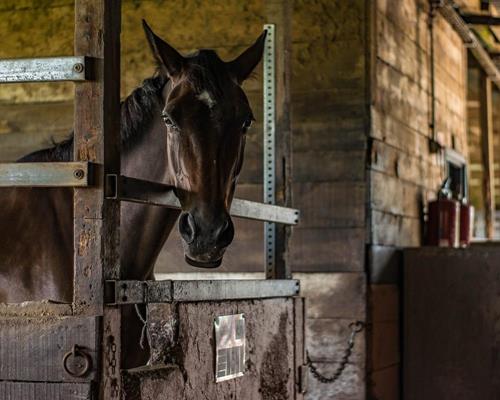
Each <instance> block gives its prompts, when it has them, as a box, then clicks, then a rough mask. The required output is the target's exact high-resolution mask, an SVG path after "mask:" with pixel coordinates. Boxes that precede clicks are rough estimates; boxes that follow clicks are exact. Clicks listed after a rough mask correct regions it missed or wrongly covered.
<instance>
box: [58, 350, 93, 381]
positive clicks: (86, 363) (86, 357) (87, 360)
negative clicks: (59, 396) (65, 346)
mask: <svg viewBox="0 0 500 400" xmlns="http://www.w3.org/2000/svg"><path fill="white" fill-rule="evenodd" d="M70 356H73V357H80V358H83V360H84V364H83V368H81V370H80V371H72V370H71V369H70V368H69V367H68V360H69V358H70ZM91 365H92V358H90V356H89V355H88V354H87V353H85V352H84V351H83V349H82V348H81V347H80V346H77V345H74V346H73V349H72V350H71V351H68V352H67V353H66V354H65V355H64V357H63V368H64V370H65V371H66V372H67V373H68V374H69V375H71V376H74V377H81V376H84V375H85V374H87V372H89V370H90V367H91Z"/></svg>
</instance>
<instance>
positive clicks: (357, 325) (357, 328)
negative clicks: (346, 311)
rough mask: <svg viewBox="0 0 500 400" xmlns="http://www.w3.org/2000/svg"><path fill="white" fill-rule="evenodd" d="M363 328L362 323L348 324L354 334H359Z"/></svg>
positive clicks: (363, 324)
mask: <svg viewBox="0 0 500 400" xmlns="http://www.w3.org/2000/svg"><path fill="white" fill-rule="evenodd" d="M364 327H365V323H364V322H362V321H356V322H351V323H350V324H349V328H351V329H352V330H353V332H355V333H358V332H361V331H362V330H363V328H364Z"/></svg>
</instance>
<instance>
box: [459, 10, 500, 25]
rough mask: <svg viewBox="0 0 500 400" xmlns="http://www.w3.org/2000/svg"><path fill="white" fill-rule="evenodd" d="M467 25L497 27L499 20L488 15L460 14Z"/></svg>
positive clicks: (499, 23)
mask: <svg viewBox="0 0 500 400" xmlns="http://www.w3.org/2000/svg"><path fill="white" fill-rule="evenodd" d="M460 15H461V16H462V18H463V20H464V21H465V23H467V24H471V25H489V26H499V25H500V18H499V17H495V16H493V15H488V14H469V13H463V14H460Z"/></svg>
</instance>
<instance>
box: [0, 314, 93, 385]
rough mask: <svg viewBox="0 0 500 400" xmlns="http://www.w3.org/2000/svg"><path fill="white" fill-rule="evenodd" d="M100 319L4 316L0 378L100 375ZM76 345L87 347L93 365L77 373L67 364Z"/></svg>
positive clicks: (50, 379)
mask: <svg viewBox="0 0 500 400" xmlns="http://www.w3.org/2000/svg"><path fill="white" fill-rule="evenodd" d="M98 328H99V319H98V318H96V317H86V318H78V317H62V318H53V317H47V318H29V317H20V318H4V319H3V320H2V323H1V325H0V380H7V381H36V382H90V381H94V380H96V379H97V377H98V369H99V362H100V355H99V346H100V344H99V335H98ZM73 345H78V346H80V347H81V348H83V350H84V352H85V353H87V354H88V355H89V356H90V357H91V359H92V362H91V369H90V371H89V373H88V374H86V375H84V376H82V377H73V376H71V375H70V374H68V373H67V372H65V370H64V368H63V358H64V355H65V354H66V353H67V352H69V351H71V350H72V348H73Z"/></svg>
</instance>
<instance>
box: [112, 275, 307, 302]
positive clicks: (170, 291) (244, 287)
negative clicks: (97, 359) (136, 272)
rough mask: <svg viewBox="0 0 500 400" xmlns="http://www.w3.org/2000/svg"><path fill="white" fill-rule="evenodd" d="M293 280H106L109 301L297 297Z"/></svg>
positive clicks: (297, 292) (296, 282)
mask: <svg viewBox="0 0 500 400" xmlns="http://www.w3.org/2000/svg"><path fill="white" fill-rule="evenodd" d="M299 292H300V284H299V281H298V280H294V279H272V280H263V279H260V280H259V279H244V280H232V279H231V280H208V281H202V280H187V281H183V280H175V281H172V280H165V281H106V286H105V299H106V302H107V303H108V304H142V303H170V302H174V301H175V302H178V301H219V300H242V299H263V298H273V297H290V296H297V295H298V294H299Z"/></svg>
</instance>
